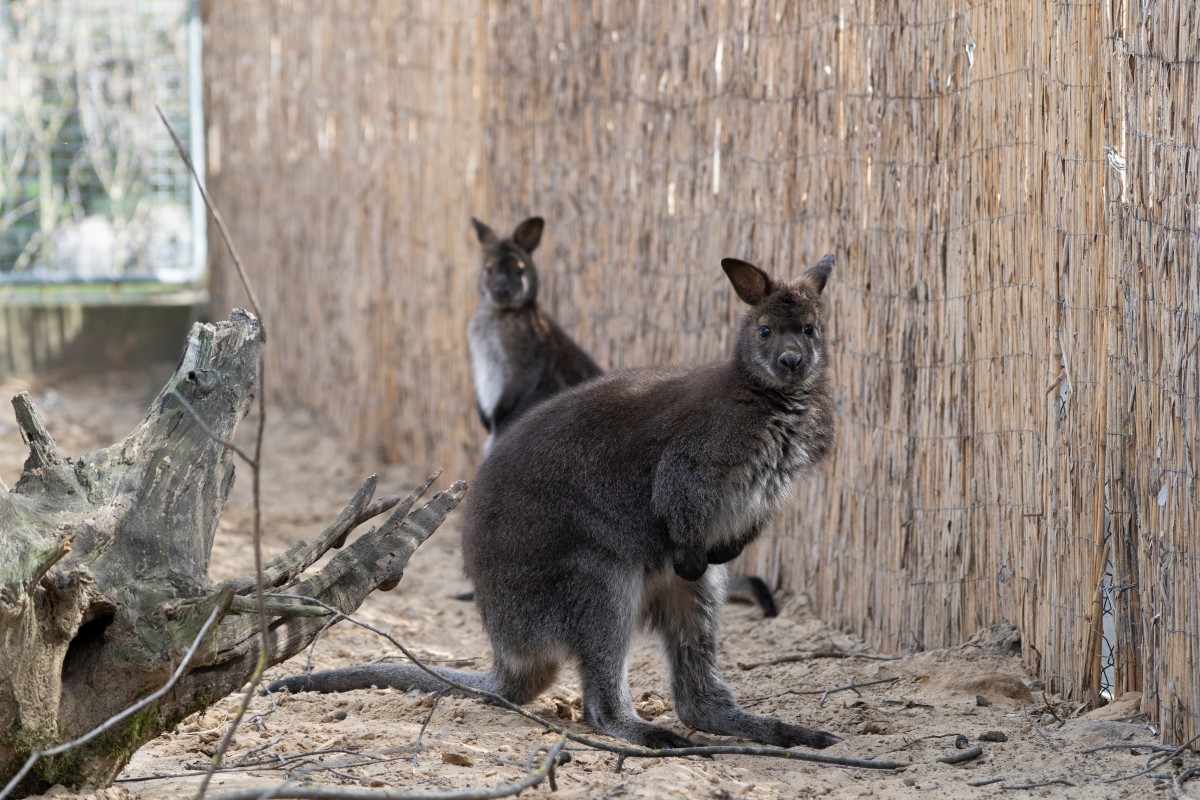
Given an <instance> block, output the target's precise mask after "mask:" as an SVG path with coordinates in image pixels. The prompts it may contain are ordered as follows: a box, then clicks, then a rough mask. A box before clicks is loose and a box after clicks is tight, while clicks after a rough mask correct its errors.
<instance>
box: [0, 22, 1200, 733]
mask: <svg viewBox="0 0 1200 800" xmlns="http://www.w3.org/2000/svg"><path fill="white" fill-rule="evenodd" d="M155 103H158V104H159V105H161V107H162V109H163V112H164V113H165V115H166V116H167V118H168V119H169V120H170V121H171V122H172V124H173V125H174V126H175V127H176V129H177V130H178V131H179V133H180V135H181V137H182V139H183V141H184V142H185V145H186V146H187V147H188V148H189V150H190V152H191V153H192V156H193V159H194V160H195V162H196V163H197V165H198V166H199V167H200V168H201V171H202V174H204V175H205V177H206V180H207V184H208V188H209V190H210V192H211V194H212V197H213V199H214V201H215V203H216V204H217V206H218V207H219V208H220V210H221V211H222V213H223V215H224V216H225V218H226V219H227V220H228V222H229V227H230V229H231V233H232V237H233V240H234V242H235V244H236V245H237V247H238V248H239V250H240V251H241V253H242V255H243V257H244V260H245V262H246V265H247V267H248V270H249V272H250V275H251V280H252V281H253V283H254V285H255V288H256V291H257V293H258V296H259V298H260V300H261V302H262V311H263V314H264V317H265V318H266V324H267V327H268V330H269V332H270V338H269V343H268V347H267V365H266V369H267V372H266V386H267V393H268V399H269V401H270V402H271V403H272V404H274V405H277V406H283V407H287V408H300V409H304V410H305V411H306V412H307V413H309V414H311V415H312V418H313V420H314V424H321V425H325V426H331V427H332V428H333V429H335V430H336V431H338V432H339V433H340V434H342V435H343V436H344V437H345V439H346V440H347V442H348V443H349V446H353V447H356V448H362V449H365V450H368V451H370V452H371V453H373V454H374V455H375V456H376V457H378V458H380V459H383V460H386V461H391V462H399V463H403V464H407V465H410V466H411V468H412V469H413V471H414V473H417V472H420V473H423V472H424V471H426V470H428V469H430V468H435V467H444V468H445V469H446V470H447V475H448V476H449V477H452V478H457V477H463V478H467V479H469V478H470V477H471V474H472V473H473V470H474V467H475V465H476V464H477V462H478V458H479V445H480V444H481V442H482V438H483V437H482V436H481V433H482V431H481V429H480V428H479V426H478V421H477V419H476V418H475V414H474V408H473V406H474V398H473V394H472V387H471V378H470V370H469V365H468V361H467V358H466V352H467V351H466V335H465V327H466V321H467V318H468V317H469V315H470V314H471V312H472V311H473V310H474V305H475V280H476V270H477V268H478V246H477V244H476V242H475V238H474V235H473V233H472V231H471V228H470V225H469V217H470V216H472V215H474V216H476V217H479V218H480V219H483V220H485V221H487V222H488V223H489V224H491V225H492V227H494V228H496V230H498V231H501V230H502V231H509V230H511V229H512V227H513V226H514V225H515V224H516V223H517V222H518V221H520V220H521V219H522V218H524V217H526V216H529V215H533V214H538V215H542V216H544V217H545V218H546V220H547V232H546V235H545V237H544V238H543V242H542V245H541V246H540V248H539V249H538V251H537V252H536V253H535V260H536V262H537V264H538V266H539V269H540V271H541V274H542V295H541V296H542V302H543V304H544V306H545V307H546V308H547V309H548V310H549V311H550V313H551V314H553V315H554V316H556V317H557V318H558V320H559V321H560V322H561V323H562V324H563V326H564V327H565V328H566V329H567V330H568V332H569V333H570V334H571V335H572V336H573V337H574V338H575V339H576V340H577V341H578V342H579V343H580V344H581V345H582V346H583V347H584V348H585V349H586V350H588V351H589V352H590V353H591V354H592V355H593V356H594V357H595V358H596V360H597V361H598V363H600V364H601V365H602V366H604V367H606V368H619V367H625V366H636V365H646V364H661V363H693V362H697V361H701V360H708V359H713V358H718V357H721V356H723V355H725V354H727V351H728V339H729V332H730V326H731V324H732V323H733V321H734V320H735V319H736V317H737V314H738V313H739V308H738V305H739V304H738V302H737V300H736V298H735V297H734V296H733V293H732V292H731V291H730V290H729V288H728V284H727V282H726V281H725V279H724V277H723V275H722V273H721V272H720V270H719V262H720V259H721V258H722V257H724V256H729V255H733V256H738V257H741V258H744V259H747V260H750V261H753V262H755V263H758V264H760V265H762V266H764V267H766V268H767V269H768V270H769V271H772V272H775V273H778V274H783V275H795V274H797V273H799V272H800V271H801V270H802V269H803V268H804V267H805V266H807V265H808V264H811V263H813V262H815V261H816V260H817V259H818V258H819V257H820V256H821V255H822V254H824V253H826V252H835V253H836V254H837V257H838V266H837V268H836V270H835V273H834V276H833V279H832V280H831V282H830V285H829V289H828V295H829V298H830V303H831V312H832V314H831V316H832V324H831V330H832V335H833V352H834V354H835V358H836V365H835V373H834V374H835V385H836V397H837V401H838V405H839V420H840V426H841V428H840V438H839V444H838V448H837V451H836V453H835V455H834V457H833V459H832V460H831V461H830V462H828V463H827V464H826V465H825V466H824V467H823V469H822V470H821V471H820V472H818V473H817V474H816V475H814V476H812V477H810V478H809V479H807V480H805V481H803V482H802V483H801V485H800V486H799V488H798V490H797V493H796V499H795V501H794V503H793V504H792V506H791V509H790V511H789V512H788V513H787V514H785V515H783V517H782V518H781V519H780V520H778V521H777V523H776V524H775V526H774V527H773V529H772V530H771V531H770V532H769V533H768V534H767V535H765V536H764V537H763V538H762V539H761V540H760V541H759V542H758V543H757V544H756V545H755V546H754V548H753V549H752V550H751V551H749V552H747V553H746V554H745V555H744V556H743V557H742V559H741V560H740V565H739V566H740V568H741V569H743V570H745V571H749V572H755V573H758V574H762V575H764V576H766V577H767V578H768V580H769V582H772V583H773V584H775V585H777V586H781V587H783V588H785V589H790V590H792V591H798V592H805V593H807V594H809V595H810V597H811V598H812V599H813V603H814V606H815V607H816V609H817V610H819V612H820V613H821V614H822V615H823V616H824V617H825V618H826V619H828V620H830V621H831V622H833V623H834V624H836V625H839V626H841V627H843V628H846V629H851V630H853V631H855V632H857V633H859V634H861V635H862V636H864V637H865V638H866V639H867V640H868V641H870V642H872V643H873V644H875V645H877V646H880V647H883V648H887V649H891V650H917V649H924V648H931V647H937V646H942V645H949V644H954V643H958V642H962V641H964V640H965V639H967V638H968V637H970V636H971V635H972V634H974V633H976V632H978V631H979V630H982V629H986V628H988V627H989V626H992V625H994V624H997V623H999V622H1002V621H1007V622H1010V623H1012V624H1014V625H1016V626H1017V627H1018V628H1019V629H1020V630H1021V632H1022V636H1023V639H1022V646H1023V653H1024V656H1025V659H1026V661H1027V662H1028V663H1029V664H1030V666H1031V667H1033V668H1034V669H1035V670H1036V671H1037V672H1038V674H1040V675H1041V676H1042V678H1043V680H1044V681H1045V683H1046V685H1047V687H1048V688H1050V689H1051V690H1053V691H1055V692H1060V693H1062V694H1064V695H1065V696H1068V697H1074V698H1077V699H1079V700H1080V701H1081V702H1093V703H1094V702H1098V701H1100V700H1101V698H1104V697H1111V696H1116V695H1122V694H1125V693H1126V692H1130V691H1138V692H1142V693H1143V707H1144V709H1145V710H1146V711H1147V712H1148V713H1149V714H1150V716H1151V718H1152V719H1153V720H1155V721H1156V722H1157V723H1158V724H1159V725H1160V726H1161V727H1162V730H1163V735H1164V738H1165V739H1166V740H1167V741H1176V742H1180V741H1186V740H1187V739H1189V738H1190V737H1192V736H1193V735H1195V734H1197V733H1200V716H1198V715H1200V682H1198V681H1196V679H1195V672H1194V666H1193V665H1194V664H1196V663H1200V489H1198V484H1197V455H1198V454H1197V449H1198V447H1200V445H1198V439H1200V430H1198V423H1200V374H1198V363H1200V353H1198V352H1197V342H1198V341H1200V188H1198V187H1200V11H1198V10H1197V7H1196V5H1195V4H1194V3H1192V2H1191V0H1166V2H1162V3H1155V4H1153V5H1150V4H1140V5H1139V4H1124V3H1116V2H1096V3H1089V2H1082V3H1081V2H1049V1H1048V0H1043V1H1042V2H1037V1H1036V0H1034V1H1033V2H1019V3H990V2H975V3H968V2H953V1H952V2H933V0H891V1H890V2H885V3H878V2H854V1H853V0H836V1H835V0H817V1H816V2H810V3H789V2H769V1H767V2H764V1H763V0H707V1H701V0H696V1H695V2H688V3H672V4H650V3H644V2H632V1H630V2H618V1H617V0H594V1H593V2H587V3H583V2H579V3H552V2H537V1H536V0H530V1H529V2H515V3H501V2H496V0H491V1H490V2H485V1H483V0H446V2H432V1H426V2H418V1H416V0H414V1H413V2H388V1H385V0H356V1H355V2H349V1H348V0H347V1H345V2H334V1H333V0H307V1H305V0H294V1H292V2H288V1H285V0H274V1H273V2H247V1H246V0H227V1H226V2H216V1H215V0H213V2H198V3H197V2H189V0H173V1H172V0H157V1H156V2H137V3H130V2H107V1H106V0H90V1H89V2H83V1H82V0H76V2H69V1H68V0H0V313H2V314H3V319H2V320H0V370H2V371H4V372H5V373H6V374H8V375H17V374H39V373H48V372H51V371H53V370H62V369H71V370H75V371H76V372H77V373H78V372H79V371H81V370H100V369H102V368H103V369H115V368H127V367H130V366H133V365H135V364H137V363H138V362H139V361H141V360H145V359H153V358H155V357H161V356H162V355H163V354H164V353H166V354H168V355H169V354H171V353H177V352H178V349H179V346H180V344H181V342H182V337H183V335H184V331H185V330H186V329H187V326H188V325H189V324H190V322H191V321H192V320H193V319H196V318H199V317H205V318H212V319H221V318H223V317H225V316H227V315H228V312H229V309H230V308H232V307H235V306H245V305H246V304H247V302H248V300H247V298H246V295H245V293H244V291H243V290H242V288H241V285H240V283H239V281H238V278H237V276H236V274H235V272H234V271H233V269H232V263H231V260H230V258H229V254H228V252H227V250H226V248H225V245H224V243H223V242H222V241H221V240H220V238H219V236H218V234H217V232H216V230H215V228H214V227H212V225H211V224H206V222H205V216H204V214H203V213H202V206H200V205H199V204H198V202H197V198H196V196H195V194H194V191H193V189H192V188H191V186H190V184H189V181H188V178H187V173H186V169H185V168H184V167H183V164H182V163H181V161H180V159H179V158H178V157H177V156H176V155H175V153H174V148H173V145H172V144H171V142H170V139H169V137H168V136H167V135H166V133H165V130H164V129H163V126H162V125H161V123H160V121H159V120H158V118H157V115H156V113H155V111H154V104H155ZM163 377H164V378H165V377H166V374H165V373H164V375H163ZM10 435H11V434H10Z"/></svg>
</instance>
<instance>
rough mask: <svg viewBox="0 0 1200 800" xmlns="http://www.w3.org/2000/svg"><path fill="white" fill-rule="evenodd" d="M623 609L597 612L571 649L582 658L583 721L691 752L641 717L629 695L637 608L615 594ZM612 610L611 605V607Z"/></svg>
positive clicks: (627, 596)
mask: <svg viewBox="0 0 1200 800" xmlns="http://www.w3.org/2000/svg"><path fill="white" fill-rule="evenodd" d="M610 597H611V598H612V600H614V601H616V602H615V603H613V604H611V605H618V604H619V605H620V607H619V608H612V607H609V608H604V609H598V611H599V612H600V613H595V614H593V615H590V617H589V619H588V627H587V630H586V631H584V632H582V635H581V636H580V637H579V640H578V641H576V642H575V643H574V646H573V648H572V649H574V650H575V652H576V654H577V656H578V657H579V676H580V678H581V680H582V682H583V717H584V720H586V721H587V723H588V725H590V726H591V727H592V728H593V729H595V730H596V731H598V732H600V733H604V734H607V735H609V736H615V737H617V738H620V739H626V740H628V741H630V742H633V743H634V744H638V745H641V746H642V747H649V748H654V749H658V748H664V747H691V746H692V743H691V742H689V741H688V740H687V739H685V738H684V737H683V736H680V735H679V734H678V733H675V732H673V731H670V730H667V729H666V728H663V727H660V726H658V725H652V724H650V723H649V722H646V721H645V720H643V719H642V718H641V717H639V716H638V714H637V711H636V710H634V707H633V700H632V698H631V697H630V696H629V674H628V670H629V664H628V658H629V643H630V639H631V638H632V634H633V625H634V620H635V615H636V611H635V606H634V603H633V602H629V601H631V600H633V599H634V598H631V597H630V593H628V592H613V593H611V595H610ZM606 605H610V604H606Z"/></svg>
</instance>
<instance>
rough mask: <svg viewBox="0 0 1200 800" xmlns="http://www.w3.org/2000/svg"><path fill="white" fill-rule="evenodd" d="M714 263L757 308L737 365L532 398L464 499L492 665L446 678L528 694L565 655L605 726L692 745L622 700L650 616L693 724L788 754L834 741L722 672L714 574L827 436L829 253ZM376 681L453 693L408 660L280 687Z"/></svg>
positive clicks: (635, 377)
mask: <svg viewBox="0 0 1200 800" xmlns="http://www.w3.org/2000/svg"><path fill="white" fill-rule="evenodd" d="M722 266H723V267H724V269H725V272H726V274H727V275H728V276H729V279H730V281H731V282H732V284H733V287H734V289H735V291H736V292H737V294H738V296H739V297H741V299H742V300H744V301H745V302H746V303H748V304H749V305H750V306H751V308H750V310H749V311H748V312H747V313H746V314H745V316H744V317H743V318H742V320H741V323H740V326H739V328H738V331H737V338H736V344H735V348H734V354H733V357H732V358H731V359H729V360H727V361H724V362H717V363H712V364H706V365H701V366H696V367H693V368H691V369H684V368H664V369H641V370H624V371H618V372H613V373H610V374H609V375H607V376H603V377H600V378H596V379H595V380H592V381H589V382H587V383H584V384H582V385H580V386H577V387H575V388H574V389H571V390H568V391H566V392H563V393H561V394H559V395H557V396H556V397H553V398H551V399H549V400H547V401H546V402H544V403H542V404H541V405H539V406H537V407H536V408H534V409H533V410H531V411H530V412H529V413H528V414H526V415H524V416H523V417H522V418H521V419H520V420H519V421H518V422H517V423H516V424H515V425H514V426H513V428H512V429H511V430H510V431H509V432H508V433H507V434H506V435H505V437H504V438H503V439H501V440H499V441H498V442H497V443H496V446H495V448H494V449H493V450H492V452H491V454H490V455H489V456H488V458H487V459H486V460H485V461H484V463H483V465H482V466H481V467H480V470H479V474H478V476H477V477H476V479H475V482H474V484H473V485H472V487H471V489H470V491H469V492H468V494H467V499H466V502H465V505H464V508H465V513H464V521H463V536H462V544H463V560H464V566H465V572H466V575H467V577H468V578H470V579H471V581H472V582H473V583H474V585H475V594H476V600H477V602H478V606H479V613H480V617H481V618H482V621H483V626H484V629H485V630H486V631H487V634H488V637H489V638H490V640H491V643H492V650H493V663H492V667H491V669H490V670H489V671H487V672H484V673H477V672H475V673H473V672H462V671H456V670H443V669H438V670H437V672H439V673H440V674H443V675H446V676H447V677H450V678H452V679H453V680H455V681H457V682H459V683H461V684H463V685H466V686H470V687H475V688H480V689H486V690H488V691H491V692H494V693H498V694H500V695H503V696H504V697H506V698H507V699H509V700H510V701H512V702H514V703H527V702H529V701H531V700H533V699H534V698H535V697H537V696H538V695H539V694H540V693H541V692H543V691H545V690H546V689H547V688H548V687H549V686H550V685H551V682H552V681H553V680H554V678H555V675H556V673H557V671H558V667H559V665H560V663H561V662H563V661H564V660H568V659H569V660H572V661H575V662H577V663H578V666H579V672H580V677H581V679H582V683H583V708H584V717H585V719H586V721H587V722H588V724H589V725H591V726H592V727H593V728H594V729H596V730H597V731H600V732H602V733H605V734H609V735H611V736H616V737H620V738H624V739H628V740H630V741H632V742H636V743H637V744H640V745H643V746H646V747H656V748H657V747H675V746H686V745H687V744H689V743H688V741H687V740H686V739H684V738H683V737H682V736H680V735H679V734H677V733H674V732H673V731H670V730H668V729H666V728H663V727H660V726H657V725H653V724H651V723H649V722H646V721H644V720H643V719H642V718H641V717H639V716H638V715H637V713H636V711H635V710H634V707H633V703H632V701H631V699H630V693H629V684H628V676H627V665H628V657H629V646H630V640H631V638H632V636H633V633H634V629H635V627H636V626H637V625H638V624H639V623H642V624H644V625H646V626H647V627H648V628H649V629H650V630H652V631H653V632H655V633H656V634H658V635H659V637H661V639H662V644H663V650H664V653H665V655H666V658H667V661H668V663H669V667H670V673H671V691H672V695H673V697H674V703H675V711H676V713H677V714H678V715H679V719H680V720H681V721H682V722H683V724H684V725H687V726H689V727H691V728H694V729H697V730H703V731H709V732H711V733H717V734H726V735H730V736H738V737H741V738H744V739H752V740H754V741H758V742H765V743H768V744H773V745H779V746H782V747H791V746H793V745H806V746H809V747H816V748H824V747H828V746H829V745H831V744H834V743H835V742H837V741H839V739H838V738H837V737H836V736H834V735H832V734H829V733H825V732H823V731H819V730H812V729H810V728H804V727H801V726H799V725H794V724H791V723H788V722H784V721H782V720H778V719H774V718H772V717H765V716H760V715H758V714H752V713H750V712H748V711H745V710H743V709H742V708H741V707H740V706H739V705H738V703H737V701H736V700H735V699H734V697H733V693H732V692H731V691H730V689H729V686H728V685H727V684H726V683H725V681H724V680H723V679H722V677H721V674H720V671H719V669H718V668H717V649H718V646H717V627H718V613H719V611H720V606H721V603H722V601H723V597H724V594H723V590H722V585H723V582H724V572H725V570H724V568H723V567H721V566H718V565H720V564H723V563H724V562H726V561H728V560H730V559H731V558H733V557H734V556H736V555H737V554H738V553H739V552H740V551H741V550H742V548H743V547H744V546H745V545H746V544H747V543H748V542H750V541H751V540H753V539H754V538H755V537H756V536H757V535H758V533H759V531H760V529H761V527H762V525H763V524H764V523H765V522H766V521H767V520H768V519H769V518H770V517H771V516H772V515H773V514H774V513H775V512H776V510H778V508H779V507H780V506H781V505H782V504H783V502H784V500H785V498H786V497H787V495H788V491H789V488H790V486H791V484H792V481H793V479H794V478H795V477H796V476H798V475H799V474H801V473H803V472H804V471H806V470H807V469H809V468H810V467H812V465H814V464H816V463H817V462H818V461H820V460H821V459H822V458H824V457H825V456H826V454H828V453H829V451H830V449H831V448H832V446H833V442H834V414H833V401H832V398H831V395H830V383H829V378H828V375H827V373H828V366H829V356H828V354H827V351H826V344H825V343H826V319H825V308H824V303H823V301H822V290H823V289H824V287H825V282H826V280H827V279H828V277H829V274H830V272H831V271H832V268H833V257H832V256H826V257H825V258H823V259H822V260H821V262H820V263H818V264H817V265H816V266H815V267H812V268H811V269H809V270H808V271H806V272H805V273H804V274H803V275H801V277H800V278H798V279H797V280H795V281H792V282H785V281H776V280H774V279H772V278H771V277H769V276H768V275H767V274H766V273H765V272H763V271H762V270H760V269H758V268H757V267H755V266H753V265H751V264H748V263H746V262H744V261H739V260H736V259H725V260H724V261H723V262H722ZM368 686H393V687H397V688H402V689H409V688H418V689H420V690H423V691H440V690H443V689H444V688H445V687H444V685H442V684H440V683H439V682H438V681H437V679H435V678H434V677H433V676H431V675H428V674H426V673H424V672H422V671H420V670H419V669H418V668H417V667H415V666H413V665H407V664H370V665H366V666H358V667H346V668H343V669H337V670H332V671H329V672H319V673H315V674H312V675H298V676H294V677H290V678H287V679H285V680H282V681H276V682H275V683H273V684H271V688H272V689H280V688H288V689H291V690H305V689H308V690H316V691H345V690H349V689H358V688H364V687H368Z"/></svg>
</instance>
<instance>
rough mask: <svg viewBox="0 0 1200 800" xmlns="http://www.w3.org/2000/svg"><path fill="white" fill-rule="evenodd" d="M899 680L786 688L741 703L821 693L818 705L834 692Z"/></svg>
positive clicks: (755, 702) (849, 690)
mask: <svg viewBox="0 0 1200 800" xmlns="http://www.w3.org/2000/svg"><path fill="white" fill-rule="evenodd" d="M899 680H900V678H899V677H896V678H880V679H879V680H877V681H867V682H866V683H856V682H855V681H850V683H847V684H845V685H844V686H831V687H830V688H828V689H788V690H787V691H784V692H779V693H778V694H768V695H764V696H762V697H752V698H750V699H749V700H743V701H742V705H744V706H752V705H755V704H757V703H762V702H764V701H766V700H775V699H776V698H779V697H787V696H788V695H790V694H819V695H821V700H820V702H819V703H818V705H824V703H825V700H826V699H828V697H829V695H831V694H834V693H836V692H854V693H855V694H858V690H859V689H862V688H865V687H867V686H879V685H880V684H884V683H896V682H897V681H899Z"/></svg>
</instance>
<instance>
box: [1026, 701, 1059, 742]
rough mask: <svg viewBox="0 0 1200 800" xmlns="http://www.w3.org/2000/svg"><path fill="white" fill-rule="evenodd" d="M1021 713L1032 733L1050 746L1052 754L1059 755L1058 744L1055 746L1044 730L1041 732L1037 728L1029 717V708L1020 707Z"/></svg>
mask: <svg viewBox="0 0 1200 800" xmlns="http://www.w3.org/2000/svg"><path fill="white" fill-rule="evenodd" d="M1022 711H1024V712H1025V721H1026V722H1028V723H1029V726H1030V727H1031V728H1033V730H1034V732H1035V733H1036V734H1037V735H1038V736H1040V737H1042V739H1043V741H1045V742H1046V744H1048V745H1050V747H1051V748H1052V749H1053V750H1054V752H1056V753H1061V752H1062V748H1061V747H1059V746H1058V744H1056V743H1055V741H1054V740H1053V739H1051V738H1050V737H1049V736H1047V735H1046V732H1045V731H1044V730H1042V729H1041V727H1039V726H1038V724H1037V723H1036V722H1034V721H1033V717H1031V716H1030V715H1029V706H1022Z"/></svg>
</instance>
